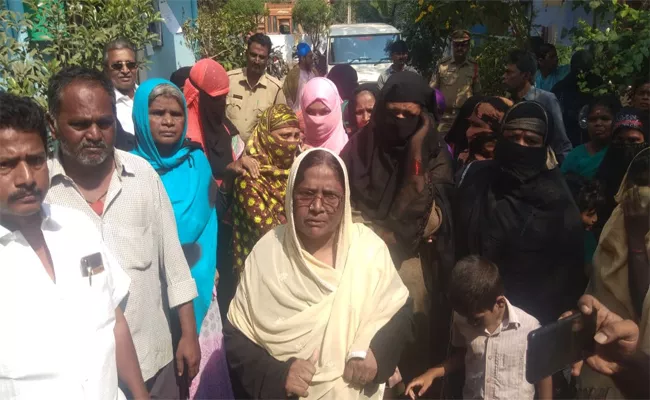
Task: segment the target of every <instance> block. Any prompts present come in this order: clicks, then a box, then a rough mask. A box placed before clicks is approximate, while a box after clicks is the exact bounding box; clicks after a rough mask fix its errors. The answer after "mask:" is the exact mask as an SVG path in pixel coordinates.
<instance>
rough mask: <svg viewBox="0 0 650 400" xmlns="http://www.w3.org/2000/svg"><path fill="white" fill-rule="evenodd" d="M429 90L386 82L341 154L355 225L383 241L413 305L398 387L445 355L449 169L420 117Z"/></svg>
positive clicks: (416, 82)
mask: <svg viewBox="0 0 650 400" xmlns="http://www.w3.org/2000/svg"><path fill="white" fill-rule="evenodd" d="M430 90H431V89H429V87H428V85H427V84H426V82H425V81H424V80H423V79H422V77H420V76H419V75H418V74H416V73H413V72H407V71H403V72H398V73H395V74H393V75H392V76H391V77H390V78H389V79H388V81H387V82H386V84H385V85H384V87H383V88H382V90H381V92H380V94H379V97H378V98H377V102H376V103H375V108H374V111H373V115H372V117H371V121H370V123H369V124H368V125H366V126H365V127H364V128H363V129H361V130H360V131H359V132H358V133H357V134H355V135H353V136H352V137H351V138H350V141H349V142H348V144H347V145H346V147H345V148H344V149H343V151H342V152H341V158H342V159H343V161H344V162H345V164H346V166H347V169H348V176H349V179H350V197H351V202H352V206H353V209H354V210H355V213H354V215H355V219H356V220H357V221H359V219H360V220H361V221H363V222H364V223H366V224H368V225H369V226H371V227H372V228H373V229H374V230H375V232H376V233H377V234H378V235H379V236H380V237H382V238H383V239H384V241H385V242H386V244H387V245H388V247H389V249H390V251H391V255H392V257H393V261H394V262H395V265H396V267H397V269H398V271H399V274H400V277H401V278H402V280H403V281H404V284H405V285H406V286H407V287H408V288H409V292H410V293H411V295H412V297H413V300H414V312H415V314H416V315H417V316H418V318H417V320H416V321H415V328H414V332H415V343H414V344H413V345H411V346H408V347H407V348H406V349H405V350H404V352H403V354H402V362H401V363H400V366H399V369H400V372H401V374H402V377H403V378H404V380H405V381H408V380H410V379H412V378H415V376H417V375H419V374H420V373H421V372H422V371H423V370H425V369H426V368H429V367H430V366H431V365H432V364H436V363H439V362H442V361H443V360H444V357H445V355H446V354H445V352H446V348H445V347H444V346H440V345H439V344H440V343H447V340H448V332H449V329H448V327H449V318H450V309H449V307H448V306H447V305H446V304H445V303H444V295H443V293H444V281H445V280H446V276H447V274H448V272H449V271H450V270H451V268H452V267H453V264H454V261H455V260H454V250H453V233H452V226H453V224H452V222H451V195H452V191H453V189H454V187H453V167H452V163H451V155H450V154H449V151H448V150H447V146H446V145H445V144H444V143H443V141H442V140H441V139H440V137H439V136H438V133H437V130H436V125H435V121H434V118H433V116H432V115H430V114H429V113H427V111H426V107H427V105H428V101H429V99H430ZM396 107H398V108H399V111H398V110H397V109H396ZM404 108H407V109H408V112H407V111H406V110H404ZM436 351H438V353H436Z"/></svg>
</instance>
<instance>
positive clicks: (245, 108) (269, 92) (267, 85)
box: [226, 68, 287, 142]
mask: <svg viewBox="0 0 650 400" xmlns="http://www.w3.org/2000/svg"><path fill="white" fill-rule="evenodd" d="M228 79H229V80H230V91H229V92H228V97H227V100H226V102H227V105H226V116H227V117H228V119H230V121H232V123H233V124H234V125H235V127H236V128H237V130H238V131H239V135H240V136H241V138H242V140H244V142H248V138H249V137H250V136H251V134H252V133H253V128H255V125H256V124H257V117H258V116H259V115H260V114H261V113H262V112H263V111H264V110H266V109H267V108H269V107H271V106H272V105H273V104H286V103H287V101H286V99H285V97H284V93H283V92H282V83H281V82H280V81H279V80H277V79H276V78H274V77H273V76H271V75H269V74H264V75H262V77H261V78H260V80H259V81H258V82H257V84H256V85H255V86H254V87H251V86H250V85H249V84H248V79H247V78H246V68H240V69H235V70H232V71H229V72H228Z"/></svg>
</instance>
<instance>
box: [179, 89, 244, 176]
mask: <svg viewBox="0 0 650 400" xmlns="http://www.w3.org/2000/svg"><path fill="white" fill-rule="evenodd" d="M188 82H189V83H190V84H191V85H192V86H194V87H195V88H197V89H198V91H199V118H200V120H201V133H202V135H203V144H204V146H205V154H206V156H207V157H208V161H209V162H210V167H211V168H212V176H213V177H214V179H216V180H217V181H222V180H223V179H224V178H226V167H227V166H228V164H230V163H231V162H233V151H232V136H235V135H237V134H239V131H237V128H235V126H234V125H233V124H232V123H231V122H230V120H229V119H228V118H227V117H226V96H225V95H223V96H214V97H213V96H210V95H209V94H208V93H206V92H205V91H204V90H203V89H201V88H200V87H199V86H198V85H197V84H196V83H194V82H193V81H192V79H191V78H188Z"/></svg>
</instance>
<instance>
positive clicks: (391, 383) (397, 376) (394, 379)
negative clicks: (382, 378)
mask: <svg viewBox="0 0 650 400" xmlns="http://www.w3.org/2000/svg"><path fill="white" fill-rule="evenodd" d="M401 381H402V374H401V373H400V372H399V368H397V367H395V372H394V373H393V375H392V376H391V377H390V378H388V385H387V386H388V387H389V388H393V387H395V385H397V384H398V383H400V382H401Z"/></svg>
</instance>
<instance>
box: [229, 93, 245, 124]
mask: <svg viewBox="0 0 650 400" xmlns="http://www.w3.org/2000/svg"><path fill="white" fill-rule="evenodd" d="M240 97H241V96H240ZM243 108H244V99H243V98H241V99H240V98H236V97H235V95H232V96H228V97H227V98H226V116H227V117H228V119H230V120H235V119H237V117H238V116H239V114H240V113H241V111H242V109H243Z"/></svg>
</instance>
